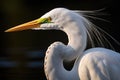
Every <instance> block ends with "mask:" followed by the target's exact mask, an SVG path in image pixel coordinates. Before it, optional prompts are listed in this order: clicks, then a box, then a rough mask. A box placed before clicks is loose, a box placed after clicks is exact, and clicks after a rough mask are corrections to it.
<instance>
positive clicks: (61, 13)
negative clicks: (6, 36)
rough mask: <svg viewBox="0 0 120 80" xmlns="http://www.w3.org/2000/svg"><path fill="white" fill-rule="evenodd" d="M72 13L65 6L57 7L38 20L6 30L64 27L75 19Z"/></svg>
mask: <svg viewBox="0 0 120 80" xmlns="http://www.w3.org/2000/svg"><path fill="white" fill-rule="evenodd" d="M71 13H73V12H72V11H70V10H68V9H65V8H55V9H53V10H51V11H49V12H48V13H46V14H44V15H43V16H42V17H40V18H38V19H36V20H33V21H30V22H27V23H24V24H21V25H18V26H15V27H12V28H10V29H8V30H6V31H5V32H14V31H22V30H27V29H35V30H39V29H45V30H46V29H47V30H48V29H62V28H63V27H64V26H66V25H68V24H70V23H66V22H70V21H74V20H72V19H75V18H72V15H71Z"/></svg>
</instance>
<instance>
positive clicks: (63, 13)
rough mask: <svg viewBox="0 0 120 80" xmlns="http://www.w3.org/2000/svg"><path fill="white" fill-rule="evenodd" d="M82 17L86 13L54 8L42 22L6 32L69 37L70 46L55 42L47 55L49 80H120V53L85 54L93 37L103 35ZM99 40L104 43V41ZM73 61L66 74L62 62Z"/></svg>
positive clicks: (94, 51)
mask: <svg viewBox="0 0 120 80" xmlns="http://www.w3.org/2000/svg"><path fill="white" fill-rule="evenodd" d="M78 12H79V14H78ZM83 13H84V11H83V12H82V11H73V10H69V9H66V8H55V9H53V10H51V11H49V12H48V13H46V14H45V15H43V16H42V17H41V18H39V19H36V20H33V21H31V22H27V23H24V24H22V25H18V26H15V27H13V28H10V29H8V30H6V31H5V32H12V31H21V30H26V29H35V30H48V29H57V30H62V31H64V32H65V33H66V34H67V36H68V41H69V42H68V44H67V45H65V44H63V43H62V42H54V43H53V44H51V45H50V46H49V47H48V49H47V51H46V56H45V62H44V71H45V75H46V77H47V80H120V54H119V53H118V52H115V51H112V50H109V49H106V48H100V47H96V48H91V49H88V50H86V51H85V48H86V45H87V40H88V37H89V38H90V40H91V42H93V40H92V38H91V37H92V36H94V35H95V34H96V35H100V34H99V32H98V31H97V29H96V28H95V27H94V26H93V24H92V23H91V22H90V21H89V20H88V19H87V18H85V17H84V14H83ZM86 13H87V12H86ZM91 30H92V31H91ZM93 33H95V34H94V35H93ZM97 38H98V40H100V42H101V37H99V36H98V37H97ZM101 43H102V42H101ZM92 44H93V43H92ZM73 60H75V63H74V65H73V68H72V69H71V70H70V71H68V70H66V69H65V68H64V65H63V61H73Z"/></svg>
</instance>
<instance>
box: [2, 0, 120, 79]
mask: <svg viewBox="0 0 120 80" xmlns="http://www.w3.org/2000/svg"><path fill="white" fill-rule="evenodd" d="M56 7H65V8H68V9H73V10H98V9H102V8H105V10H104V11H103V12H104V13H107V14H108V15H105V16H100V17H101V18H104V19H106V20H108V21H109V22H104V21H99V20H94V19H93V20H92V19H91V21H92V22H93V23H95V24H96V25H98V26H99V27H100V28H102V29H103V30H105V31H106V32H107V33H109V34H110V35H111V36H113V37H114V38H115V39H116V40H118V41H120V33H119V26H120V25H119V22H118V21H119V20H118V19H119V18H118V14H119V13H118V9H117V8H118V3H117V2H115V1H114V2H113V1H112V0H0V80H46V77H45V75H44V68H43V67H44V65H43V63H44V56H45V54H44V53H45V51H46V49H47V47H48V46H49V45H50V44H51V43H53V42H55V41H62V42H63V43H65V44H67V41H68V40H67V36H66V34H65V33H63V32H61V31H54V30H53V31H32V30H27V31H21V32H13V33H5V32H4V30H6V29H8V28H10V27H13V26H16V25H19V24H22V23H25V22H28V21H31V20H34V19H37V18H39V17H41V16H42V15H44V13H46V12H48V11H50V10H51V9H53V8H56ZM107 38H108V40H109V41H110V42H111V44H112V45H113V47H114V48H115V50H116V51H118V52H120V49H119V45H117V44H116V43H115V42H114V41H113V40H111V39H110V38H109V37H107ZM107 48H110V47H107Z"/></svg>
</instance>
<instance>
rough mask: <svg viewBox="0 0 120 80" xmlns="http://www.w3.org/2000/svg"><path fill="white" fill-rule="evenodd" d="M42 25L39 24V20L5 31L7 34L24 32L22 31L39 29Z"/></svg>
mask: <svg viewBox="0 0 120 80" xmlns="http://www.w3.org/2000/svg"><path fill="white" fill-rule="evenodd" d="M39 26H40V23H39V22H38V19H36V20H33V21H30V22H27V23H24V24H21V25H18V26H15V27H12V28H10V29H7V30H5V32H14V31H22V30H27V29H31V28H36V27H39Z"/></svg>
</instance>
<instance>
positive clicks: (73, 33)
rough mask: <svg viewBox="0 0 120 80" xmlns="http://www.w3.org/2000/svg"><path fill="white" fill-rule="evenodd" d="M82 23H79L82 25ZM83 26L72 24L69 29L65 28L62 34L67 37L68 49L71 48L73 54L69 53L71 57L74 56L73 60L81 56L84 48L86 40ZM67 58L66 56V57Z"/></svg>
mask: <svg viewBox="0 0 120 80" xmlns="http://www.w3.org/2000/svg"><path fill="white" fill-rule="evenodd" d="M82 24H83V23H81V25H82ZM85 29H86V28H85V26H84V25H83V27H81V26H79V25H77V24H74V25H71V26H69V27H66V28H65V29H64V32H65V33H66V34H67V36H68V41H69V42H68V45H67V46H68V47H71V48H72V49H73V50H74V51H75V52H74V53H71V54H73V55H71V56H72V57H73V56H74V57H75V58H76V57H78V56H82V55H83V51H84V49H85V48H86V39H87V34H86V30H85ZM66 57H67V56H66Z"/></svg>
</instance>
